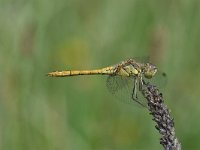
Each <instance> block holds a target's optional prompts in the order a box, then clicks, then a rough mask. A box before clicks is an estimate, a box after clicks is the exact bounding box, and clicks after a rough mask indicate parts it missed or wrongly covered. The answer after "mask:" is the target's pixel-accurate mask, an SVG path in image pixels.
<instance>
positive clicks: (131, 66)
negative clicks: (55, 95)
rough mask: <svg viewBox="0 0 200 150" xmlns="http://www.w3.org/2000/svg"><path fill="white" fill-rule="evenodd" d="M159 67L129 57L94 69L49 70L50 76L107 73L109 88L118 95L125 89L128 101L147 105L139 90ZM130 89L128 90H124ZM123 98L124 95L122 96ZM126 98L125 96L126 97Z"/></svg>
mask: <svg viewBox="0 0 200 150" xmlns="http://www.w3.org/2000/svg"><path fill="white" fill-rule="evenodd" d="M157 70H158V69H157V67H156V66H155V65H153V64H152V63H149V62H148V63H141V62H138V61H136V60H135V59H127V60H124V61H122V62H120V63H118V64H115V65H111V66H108V67H104V68H101V69H93V70H65V71H54V72H49V73H48V74H47V75H48V76H49V77H70V76H79V75H107V76H108V78H107V82H106V83H107V84H106V85H107V87H108V90H109V91H110V92H111V93H112V94H114V95H116V96H117V97H118V96H119V95H121V94H118V93H120V91H123V95H126V97H127V98H126V99H127V100H125V101H126V102H133V101H135V102H137V103H138V104H140V105H142V106H144V107H145V106H146V104H145V102H143V101H142V100H141V99H138V92H143V90H144V85H145V80H144V79H151V78H153V77H154V76H155V74H156V73H157ZM124 91H128V92H126V93H125V92H124ZM122 98H123V97H122ZM124 99H125V97H124Z"/></svg>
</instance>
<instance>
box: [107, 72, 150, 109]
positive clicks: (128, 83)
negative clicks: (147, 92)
mask: <svg viewBox="0 0 200 150" xmlns="http://www.w3.org/2000/svg"><path fill="white" fill-rule="evenodd" d="M134 82H135V78H134V77H124V76H118V75H111V76H109V77H108V78H107V82H106V85H107V88H108V90H109V92H110V93H112V94H113V95H114V96H115V97H116V98H117V99H118V100H120V101H122V102H124V103H126V104H136V105H141V106H143V107H146V106H147V101H146V100H145V99H144V97H143V95H142V93H141V91H139V88H138V86H137V88H136V89H137V95H138V99H137V100H136V99H133V98H132V94H133V89H134Z"/></svg>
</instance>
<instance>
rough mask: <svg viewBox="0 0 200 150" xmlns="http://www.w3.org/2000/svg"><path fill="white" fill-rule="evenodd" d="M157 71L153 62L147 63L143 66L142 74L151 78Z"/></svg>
mask: <svg viewBox="0 0 200 150" xmlns="http://www.w3.org/2000/svg"><path fill="white" fill-rule="evenodd" d="M156 72H157V68H156V66H154V65H153V64H149V63H147V64H146V65H145V67H144V76H145V78H148V79H150V78H152V77H153V76H154V75H155V74H156Z"/></svg>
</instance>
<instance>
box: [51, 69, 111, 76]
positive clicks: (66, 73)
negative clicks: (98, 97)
mask: <svg viewBox="0 0 200 150" xmlns="http://www.w3.org/2000/svg"><path fill="white" fill-rule="evenodd" d="M113 72H114V69H113V67H106V68H102V69H94V70H66V71H54V72H50V73H48V76H50V77H66V76H78V75H98V74H102V75H111V74H113Z"/></svg>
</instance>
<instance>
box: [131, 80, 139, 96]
mask: <svg viewBox="0 0 200 150" xmlns="http://www.w3.org/2000/svg"><path fill="white" fill-rule="evenodd" d="M137 82H138V79H137V78H135V81H134V87H133V93H132V98H133V99H134V100H136V99H137V98H138V97H137V84H138V83H137Z"/></svg>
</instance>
